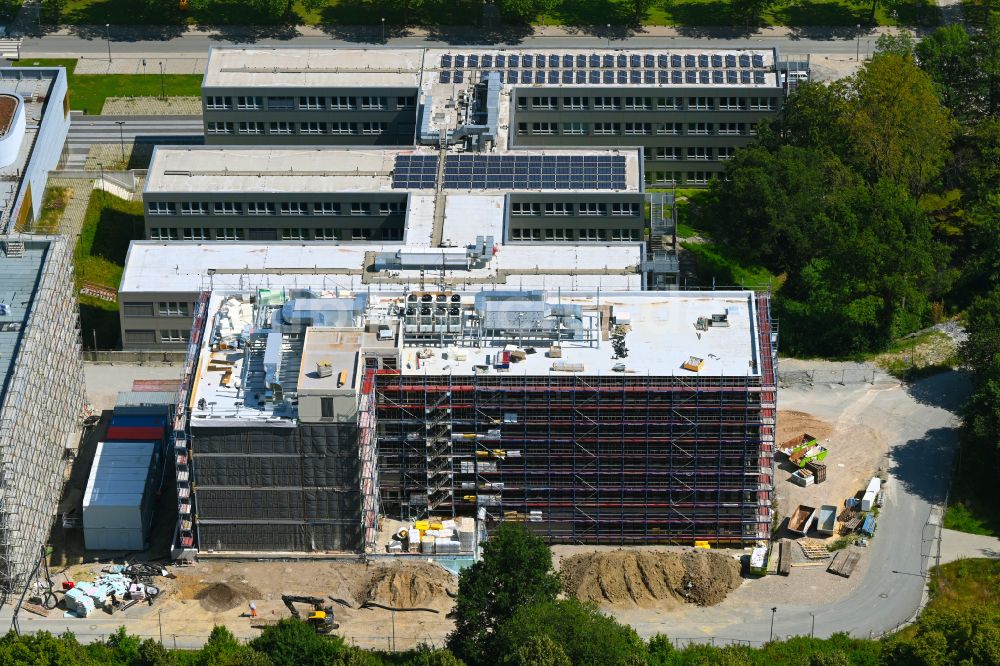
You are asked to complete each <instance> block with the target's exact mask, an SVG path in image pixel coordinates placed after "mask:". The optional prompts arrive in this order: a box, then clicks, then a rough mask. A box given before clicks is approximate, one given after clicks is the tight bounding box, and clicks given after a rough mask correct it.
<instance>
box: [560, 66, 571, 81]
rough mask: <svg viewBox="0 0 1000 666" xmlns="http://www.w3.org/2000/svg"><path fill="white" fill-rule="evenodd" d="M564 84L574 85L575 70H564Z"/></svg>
mask: <svg viewBox="0 0 1000 666" xmlns="http://www.w3.org/2000/svg"><path fill="white" fill-rule="evenodd" d="M562 82H563V83H573V70H572V69H564V70H563V73H562Z"/></svg>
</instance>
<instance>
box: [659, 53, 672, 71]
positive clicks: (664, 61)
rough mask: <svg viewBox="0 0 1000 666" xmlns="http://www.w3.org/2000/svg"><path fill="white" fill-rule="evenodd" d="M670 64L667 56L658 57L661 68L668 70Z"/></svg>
mask: <svg viewBox="0 0 1000 666" xmlns="http://www.w3.org/2000/svg"><path fill="white" fill-rule="evenodd" d="M669 63H670V59H669V58H667V56H666V55H658V56H656V64H657V65H658V66H659V67H661V68H662V69H666V68H667V66H668V65H669Z"/></svg>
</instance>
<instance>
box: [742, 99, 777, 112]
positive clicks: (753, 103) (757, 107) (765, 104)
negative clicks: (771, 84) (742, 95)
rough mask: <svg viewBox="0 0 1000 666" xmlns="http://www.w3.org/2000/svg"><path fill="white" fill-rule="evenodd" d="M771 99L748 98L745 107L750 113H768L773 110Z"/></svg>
mask: <svg viewBox="0 0 1000 666" xmlns="http://www.w3.org/2000/svg"><path fill="white" fill-rule="evenodd" d="M772 102H773V98H771V97H750V98H748V100H747V106H748V107H749V108H750V110H751V111H769V110H770V109H772V108H773V106H772Z"/></svg>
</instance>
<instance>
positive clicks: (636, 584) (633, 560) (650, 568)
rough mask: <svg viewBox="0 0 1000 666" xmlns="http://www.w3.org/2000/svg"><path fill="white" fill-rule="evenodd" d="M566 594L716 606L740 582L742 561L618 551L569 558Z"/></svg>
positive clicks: (613, 601) (626, 602)
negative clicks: (740, 562)
mask: <svg viewBox="0 0 1000 666" xmlns="http://www.w3.org/2000/svg"><path fill="white" fill-rule="evenodd" d="M560 570H561V572H562V579H563V587H564V589H565V590H566V593H567V594H569V595H571V596H574V597H576V598H577V599H579V600H581V601H593V602H596V603H598V604H603V605H612V606H633V605H634V606H649V605H655V604H657V603H659V602H668V601H685V602H688V603H694V604H698V605H699V606H712V605H715V604H717V603H719V602H720V601H722V600H723V599H725V598H726V595H727V594H728V593H729V591H730V590H734V589H736V588H737V587H739V586H740V583H741V582H742V578H741V577H740V564H739V562H737V561H736V560H734V559H733V558H732V557H729V556H728V555H722V554H720V553H712V552H704V551H701V552H681V553H677V552H652V551H636V550H614V551H604V552H598V553H590V554H583V555H572V556H570V557H567V558H565V559H564V560H563V561H562V563H561V566H560Z"/></svg>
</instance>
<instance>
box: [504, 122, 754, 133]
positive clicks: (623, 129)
mask: <svg viewBox="0 0 1000 666" xmlns="http://www.w3.org/2000/svg"><path fill="white" fill-rule="evenodd" d="M517 133H518V135H520V136H553V135H556V134H563V135H573V136H588V135H589V136H682V135H687V136H715V135H718V136H755V135H756V134H757V123H549V122H539V123H518V124H517Z"/></svg>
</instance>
